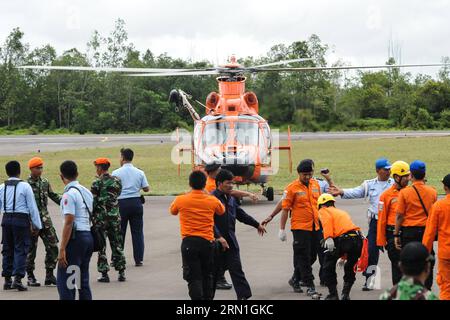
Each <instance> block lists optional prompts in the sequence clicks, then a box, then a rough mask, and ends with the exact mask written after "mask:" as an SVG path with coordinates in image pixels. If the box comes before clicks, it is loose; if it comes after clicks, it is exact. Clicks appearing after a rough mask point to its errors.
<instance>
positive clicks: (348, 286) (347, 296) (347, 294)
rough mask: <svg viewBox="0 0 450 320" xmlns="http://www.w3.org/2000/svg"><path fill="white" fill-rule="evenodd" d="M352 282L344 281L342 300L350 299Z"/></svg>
mask: <svg viewBox="0 0 450 320" xmlns="http://www.w3.org/2000/svg"><path fill="white" fill-rule="evenodd" d="M352 286H353V283H350V282H344V287H343V288H342V295H341V299H342V300H350V290H351V289H352Z"/></svg>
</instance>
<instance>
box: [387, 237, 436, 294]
mask: <svg viewBox="0 0 450 320" xmlns="http://www.w3.org/2000/svg"><path fill="white" fill-rule="evenodd" d="M433 259H434V257H433V256H432V255H430V253H429V252H428V250H427V248H426V247H425V246H424V245H423V244H422V243H420V242H410V243H408V244H407V245H406V246H405V247H404V248H403V249H402V251H401V252H400V264H399V266H400V270H401V271H402V273H403V277H402V279H401V280H400V282H399V283H397V285H395V286H394V287H392V289H390V290H387V291H386V292H384V293H383V294H382V295H381V296H380V300H439V299H438V297H437V296H436V295H435V294H434V293H433V292H431V291H430V290H428V289H427V288H426V287H425V281H426V279H427V278H428V275H429V274H430V272H432V271H431V270H432V267H431V263H432V262H433Z"/></svg>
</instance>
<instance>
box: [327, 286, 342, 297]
mask: <svg viewBox="0 0 450 320" xmlns="http://www.w3.org/2000/svg"><path fill="white" fill-rule="evenodd" d="M328 291H329V294H328V295H327V296H326V297H325V300H339V295H338V292H337V288H336V286H335V285H334V286H328Z"/></svg>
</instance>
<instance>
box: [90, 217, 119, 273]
mask: <svg viewBox="0 0 450 320" xmlns="http://www.w3.org/2000/svg"><path fill="white" fill-rule="evenodd" d="M100 225H101V227H102V230H103V232H104V235H105V239H106V238H108V239H109V245H110V247H111V267H114V269H116V270H117V271H122V270H125V264H126V262H125V255H124V253H123V241H122V233H121V232H120V216H117V217H106V218H105V219H103V221H102V222H101V223H100ZM97 270H98V272H100V273H102V272H108V271H109V264H108V258H107V256H106V241H105V247H103V248H102V249H101V250H99V252H98V260H97Z"/></svg>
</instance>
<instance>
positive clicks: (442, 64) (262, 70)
mask: <svg viewBox="0 0 450 320" xmlns="http://www.w3.org/2000/svg"><path fill="white" fill-rule="evenodd" d="M448 65H450V64H448V63H428V64H394V65H372V66H339V67H302V68H275V69H254V70H251V71H252V72H277V71H278V72H279V71H283V72H291V71H292V72H295V71H299V72H302V71H327V70H354V69H392V68H416V67H442V66H448Z"/></svg>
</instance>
